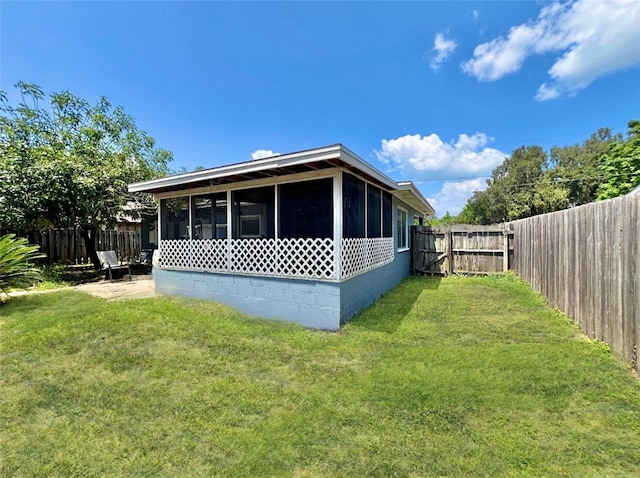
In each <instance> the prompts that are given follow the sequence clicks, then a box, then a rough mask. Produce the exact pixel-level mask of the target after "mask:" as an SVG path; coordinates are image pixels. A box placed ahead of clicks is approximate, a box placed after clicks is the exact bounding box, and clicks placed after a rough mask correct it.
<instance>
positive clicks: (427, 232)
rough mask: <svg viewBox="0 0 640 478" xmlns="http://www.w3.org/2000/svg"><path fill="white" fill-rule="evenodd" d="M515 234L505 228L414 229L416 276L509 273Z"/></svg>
mask: <svg viewBox="0 0 640 478" xmlns="http://www.w3.org/2000/svg"><path fill="white" fill-rule="evenodd" d="M512 262H513V232H512V231H509V230H508V229H507V228H505V227H502V226H469V225H455V226H441V227H431V226H412V228H411V272H412V274H415V275H448V274H455V273H462V274H491V273H495V272H504V271H507V270H509V267H510V265H511V264H512Z"/></svg>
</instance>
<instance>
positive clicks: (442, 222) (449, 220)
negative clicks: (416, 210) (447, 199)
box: [426, 211, 458, 226]
mask: <svg viewBox="0 0 640 478" xmlns="http://www.w3.org/2000/svg"><path fill="white" fill-rule="evenodd" d="M457 223H458V218H457V216H452V215H451V214H450V213H449V211H447V212H446V213H445V214H444V216H442V217H439V218H429V219H427V222H426V224H427V226H447V225H449V224H457Z"/></svg>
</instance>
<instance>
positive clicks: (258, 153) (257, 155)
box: [251, 149, 280, 159]
mask: <svg viewBox="0 0 640 478" xmlns="http://www.w3.org/2000/svg"><path fill="white" fill-rule="evenodd" d="M279 154H280V153H274V152H273V151H271V150H270V149H256V150H255V151H254V152H253V153H251V159H262V158H270V157H271V156H278V155H279Z"/></svg>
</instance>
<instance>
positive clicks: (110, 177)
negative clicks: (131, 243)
mask: <svg viewBox="0 0 640 478" xmlns="http://www.w3.org/2000/svg"><path fill="white" fill-rule="evenodd" d="M16 88H17V89H18V90H19V92H20V93H21V95H22V101H21V102H20V103H19V104H18V105H17V106H12V105H10V104H9V102H8V100H7V96H6V94H4V93H1V92H0V210H2V211H5V214H3V215H2V216H0V229H11V230H21V231H33V230H38V229H43V228H48V227H77V228H78V229H79V230H80V232H81V235H82V237H83V239H84V242H85V245H86V247H87V252H88V254H89V256H90V257H91V260H92V262H93V264H94V265H95V266H96V267H99V260H98V257H97V254H96V253H95V243H94V242H95V234H96V231H97V230H98V228H100V227H102V226H112V225H113V224H114V223H115V220H116V217H117V215H118V214H119V213H122V212H123V207H124V206H125V205H126V204H127V202H130V201H132V200H133V201H136V202H142V203H145V202H147V200H148V198H145V197H144V196H140V195H138V196H135V195H130V194H128V193H127V184H128V183H130V182H135V181H142V180H146V179H153V178H155V177H160V176H164V175H166V172H167V164H168V162H169V161H170V160H171V158H172V157H171V154H170V153H169V152H168V151H166V150H164V149H159V148H156V146H155V140H154V139H153V138H152V137H151V136H149V135H148V134H146V133H145V132H144V131H142V130H140V129H138V127H137V126H136V124H135V122H134V120H133V118H131V116H129V115H128V114H126V113H125V112H124V109H123V108H122V107H115V108H114V107H112V105H111V103H109V101H108V100H107V99H106V98H104V97H101V98H100V99H99V100H98V102H97V103H96V104H95V105H90V104H89V103H88V102H87V101H85V100H83V99H81V98H79V97H77V96H74V95H73V94H71V93H69V92H67V91H65V92H62V93H53V94H51V95H50V102H49V107H48V108H45V107H43V106H41V105H40V102H42V101H43V100H44V94H43V92H42V90H41V88H40V87H39V86H37V85H33V84H27V83H22V82H20V83H18V84H17V85H16ZM127 214H129V215H131V211H127Z"/></svg>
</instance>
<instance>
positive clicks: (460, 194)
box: [427, 178, 487, 217]
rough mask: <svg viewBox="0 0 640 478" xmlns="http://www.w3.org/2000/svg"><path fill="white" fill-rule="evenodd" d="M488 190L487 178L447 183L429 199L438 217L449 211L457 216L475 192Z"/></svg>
mask: <svg viewBox="0 0 640 478" xmlns="http://www.w3.org/2000/svg"><path fill="white" fill-rule="evenodd" d="M486 188H487V178H476V179H469V180H467V181H447V182H445V183H444V184H443V185H442V188H441V189H440V191H438V192H437V193H436V194H434V195H433V197H429V198H427V199H428V201H429V202H430V203H431V205H432V206H433V207H434V208H435V210H436V216H437V217H442V216H443V215H444V214H445V213H446V212H447V211H449V214H451V215H452V216H455V215H457V214H459V213H460V211H462V208H463V207H464V205H465V204H466V203H467V199H469V198H470V197H471V195H472V194H473V193H474V192H475V191H484V190H485V189H486Z"/></svg>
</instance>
